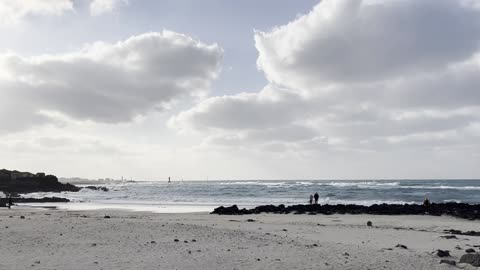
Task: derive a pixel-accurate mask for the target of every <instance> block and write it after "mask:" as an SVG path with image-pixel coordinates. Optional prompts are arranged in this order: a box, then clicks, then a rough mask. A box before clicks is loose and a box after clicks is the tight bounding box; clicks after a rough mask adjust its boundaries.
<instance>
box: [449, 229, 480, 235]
mask: <svg viewBox="0 0 480 270" xmlns="http://www.w3.org/2000/svg"><path fill="white" fill-rule="evenodd" d="M445 232H449V233H451V234H457V235H468V236H480V232H476V231H467V232H462V231H460V230H445Z"/></svg>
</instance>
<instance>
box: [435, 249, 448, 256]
mask: <svg viewBox="0 0 480 270" xmlns="http://www.w3.org/2000/svg"><path fill="white" fill-rule="evenodd" d="M437 256H438V257H441V258H443V257H450V251H448V250H441V249H439V250H437Z"/></svg>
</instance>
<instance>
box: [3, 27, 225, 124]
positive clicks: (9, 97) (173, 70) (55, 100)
mask: <svg viewBox="0 0 480 270" xmlns="http://www.w3.org/2000/svg"><path fill="white" fill-rule="evenodd" d="M222 54H223V52H222V49H221V48H219V47H218V46H217V45H216V44H211V45H207V44H204V43H202V42H200V41H197V40H194V39H192V38H190V37H188V36H186V35H182V34H178V33H174V32H169V31H163V32H160V33H146V34H142V35H138V36H133V37H131V38H128V39H127V40H125V41H121V42H118V43H114V44H111V43H105V42H96V43H94V44H89V45H86V46H85V47H84V48H83V49H82V50H79V51H76V52H72V53H69V54H62V55H40V56H33V57H24V56H21V55H18V54H15V53H8V54H3V55H0V108H2V109H0V110H2V113H1V114H0V117H1V118H2V119H1V120H2V121H1V122H2V127H0V131H1V130H3V131H4V132H5V131H8V130H21V129H25V128H27V127H29V126H30V125H33V124H39V123H42V122H46V121H48V117H46V116H48V114H47V113H48V112H57V113H60V114H63V115H66V116H68V117H70V118H73V119H77V120H91V121H95V122H106V123H118V122H126V121H131V120H132V119H133V118H134V117H136V116H138V115H143V114H145V113H147V112H148V111H151V110H163V109H164V108H165V106H166V105H167V104H169V103H170V102H174V101H175V100H178V99H180V98H185V97H192V96H199V95H205V94H206V93H207V92H208V91H209V88H210V83H211V81H212V80H213V79H214V78H216V76H217V74H218V72H219V70H220V62H221V59H222ZM12 116H13V117H12ZM15 116H18V117H15Z"/></svg>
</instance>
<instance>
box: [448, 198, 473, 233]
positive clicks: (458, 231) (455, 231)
mask: <svg viewBox="0 0 480 270" xmlns="http://www.w3.org/2000/svg"><path fill="white" fill-rule="evenodd" d="M478 207H480V205H478ZM445 232H448V233H451V234H456V235H468V236H480V232H476V231H467V232H462V231H460V230H445Z"/></svg>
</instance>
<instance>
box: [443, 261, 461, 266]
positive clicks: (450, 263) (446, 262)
mask: <svg viewBox="0 0 480 270" xmlns="http://www.w3.org/2000/svg"><path fill="white" fill-rule="evenodd" d="M442 263H444V264H449V265H453V266H455V265H457V262H456V261H452V260H441V261H440V264H442Z"/></svg>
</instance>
